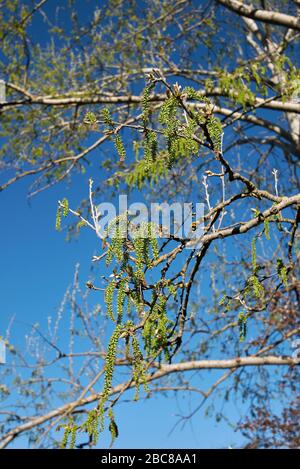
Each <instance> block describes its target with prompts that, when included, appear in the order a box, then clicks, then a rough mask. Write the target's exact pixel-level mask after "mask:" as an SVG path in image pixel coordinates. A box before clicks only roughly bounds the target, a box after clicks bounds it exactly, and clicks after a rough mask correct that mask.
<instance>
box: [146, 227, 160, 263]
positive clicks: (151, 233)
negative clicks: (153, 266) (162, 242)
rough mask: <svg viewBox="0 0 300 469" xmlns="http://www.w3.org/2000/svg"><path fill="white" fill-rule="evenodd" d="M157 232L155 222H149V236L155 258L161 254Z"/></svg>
mask: <svg viewBox="0 0 300 469" xmlns="http://www.w3.org/2000/svg"><path fill="white" fill-rule="evenodd" d="M155 234H156V227H155V226H154V224H153V223H148V237H149V240H150V245H151V249H152V255H153V259H154V260H156V259H158V255H159V250H158V242H157V238H156V236H155Z"/></svg>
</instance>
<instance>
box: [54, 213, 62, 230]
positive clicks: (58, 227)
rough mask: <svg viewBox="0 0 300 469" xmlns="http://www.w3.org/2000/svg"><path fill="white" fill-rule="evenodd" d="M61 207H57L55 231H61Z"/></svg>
mask: <svg viewBox="0 0 300 469" xmlns="http://www.w3.org/2000/svg"><path fill="white" fill-rule="evenodd" d="M61 215H62V213H61V207H57V211H56V218H55V229H56V231H59V230H60V227H61Z"/></svg>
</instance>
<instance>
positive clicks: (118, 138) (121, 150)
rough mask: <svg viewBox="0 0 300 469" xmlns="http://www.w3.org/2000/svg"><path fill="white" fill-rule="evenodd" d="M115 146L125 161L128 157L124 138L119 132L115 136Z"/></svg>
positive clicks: (121, 158)
mask: <svg viewBox="0 0 300 469" xmlns="http://www.w3.org/2000/svg"><path fill="white" fill-rule="evenodd" d="M115 146H116V150H117V152H118V155H119V158H120V161H125V158H126V150H125V147H124V144H123V141H122V138H121V136H120V135H119V134H117V135H116V136H115Z"/></svg>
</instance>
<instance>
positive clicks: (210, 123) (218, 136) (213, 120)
mask: <svg viewBox="0 0 300 469" xmlns="http://www.w3.org/2000/svg"><path fill="white" fill-rule="evenodd" d="M206 127H207V130H208V133H209V136H210V138H211V141H212V143H213V146H214V148H213V149H214V151H220V152H221V151H222V137H223V129H222V124H221V121H220V119H218V118H217V117H214V116H210V117H209V118H208V119H207V121H206Z"/></svg>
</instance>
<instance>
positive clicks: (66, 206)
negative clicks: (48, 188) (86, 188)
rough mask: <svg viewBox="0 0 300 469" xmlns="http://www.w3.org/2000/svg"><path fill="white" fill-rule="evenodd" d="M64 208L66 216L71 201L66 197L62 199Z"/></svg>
mask: <svg viewBox="0 0 300 469" xmlns="http://www.w3.org/2000/svg"><path fill="white" fill-rule="evenodd" d="M62 210H63V216H64V217H66V216H67V215H68V211H69V201H68V199H66V198H64V199H63V201H62Z"/></svg>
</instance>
